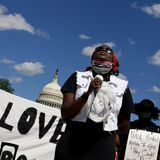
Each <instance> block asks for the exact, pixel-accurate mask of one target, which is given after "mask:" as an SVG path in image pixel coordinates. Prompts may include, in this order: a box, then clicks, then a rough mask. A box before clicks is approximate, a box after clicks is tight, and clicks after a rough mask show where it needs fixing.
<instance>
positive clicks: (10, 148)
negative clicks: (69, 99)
mask: <svg viewBox="0 0 160 160" xmlns="http://www.w3.org/2000/svg"><path fill="white" fill-rule="evenodd" d="M64 129H65V123H64V121H63V120H62V119H61V117H60V110H59V109H56V108H52V107H49V106H45V105H42V104H39V103H36V102H33V101H30V100H27V99H24V98H22V97H18V96H16V95H13V94H10V93H8V92H5V91H3V90H0V160H6V159H7V160H53V159H54V153H55V147H56V144H57V141H58V139H59V138H60V136H61V134H62V133H63V132H64Z"/></svg>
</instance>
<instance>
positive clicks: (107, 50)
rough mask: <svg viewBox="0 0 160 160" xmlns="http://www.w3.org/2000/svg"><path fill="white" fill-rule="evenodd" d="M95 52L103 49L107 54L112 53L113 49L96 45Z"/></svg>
mask: <svg viewBox="0 0 160 160" xmlns="http://www.w3.org/2000/svg"><path fill="white" fill-rule="evenodd" d="M95 51H96V52H99V51H105V52H106V53H108V54H112V53H113V50H112V49H111V48H104V47H101V46H100V47H97V48H96V49H95Z"/></svg>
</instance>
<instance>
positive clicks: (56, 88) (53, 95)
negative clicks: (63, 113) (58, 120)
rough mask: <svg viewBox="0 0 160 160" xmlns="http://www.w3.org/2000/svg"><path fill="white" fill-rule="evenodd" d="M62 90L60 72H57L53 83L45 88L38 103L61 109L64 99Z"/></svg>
mask: <svg viewBox="0 0 160 160" xmlns="http://www.w3.org/2000/svg"><path fill="white" fill-rule="evenodd" d="M60 89H61V86H60V85H59V84H58V70H56V73H55V74H54V77H53V80H52V82H50V83H48V84H46V85H45V86H44V87H43V89H42V91H41V92H40V94H39V98H38V99H37V100H36V102H38V103H41V104H44V105H47V106H50V107H55V108H59V109H60V107H61V105H62V98H63V95H62V92H61V90H60Z"/></svg>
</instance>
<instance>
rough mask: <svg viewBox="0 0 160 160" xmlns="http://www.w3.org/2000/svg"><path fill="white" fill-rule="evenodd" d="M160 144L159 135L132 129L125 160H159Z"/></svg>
mask: <svg viewBox="0 0 160 160" xmlns="http://www.w3.org/2000/svg"><path fill="white" fill-rule="evenodd" d="M159 143H160V134H159V133H153V132H148V131H144V130H136V129H131V130H130V132H129V136H128V141H127V147H126V153H125V158H124V159H125V160H157V156H158V149H159Z"/></svg>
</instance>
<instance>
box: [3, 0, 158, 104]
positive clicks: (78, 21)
mask: <svg viewBox="0 0 160 160" xmlns="http://www.w3.org/2000/svg"><path fill="white" fill-rule="evenodd" d="M102 43H106V44H109V45H110V46H112V47H113V50H114V51H115V53H116V54H117V55H118V59H119V62H120V72H121V75H122V76H123V77H124V78H126V79H127V80H128V81H129V86H130V88H131V91H132V95H133V100H134V102H139V101H140V100H142V99H144V98H149V99H151V100H153V101H154V103H155V104H156V106H160V1H159V0H137V1H133V0H122V1H119V0H77V1H75V0H37V1H35V0H34V1H33V0H14V1H11V0H0V44H1V45H0V68H1V69H0V77H1V78H7V79H9V80H10V82H11V85H12V87H13V88H14V89H15V94H16V95H18V96H21V97H24V98H27V99H30V100H33V101H35V100H36V99H37V98H38V96H39V92H40V91H41V89H42V88H43V87H44V85H46V84H47V83H49V82H51V81H52V78H53V75H54V73H55V71H56V69H57V68H58V69H59V84H60V85H61V86H62V84H63V83H64V81H65V80H66V78H67V77H68V76H69V75H70V74H71V73H72V72H74V71H75V70H84V69H85V68H86V66H89V65H90V55H91V53H92V51H93V48H94V47H96V46H97V45H99V44H102Z"/></svg>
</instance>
